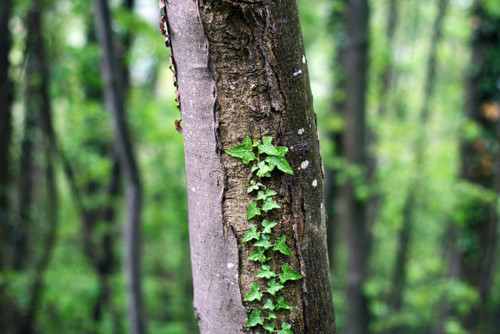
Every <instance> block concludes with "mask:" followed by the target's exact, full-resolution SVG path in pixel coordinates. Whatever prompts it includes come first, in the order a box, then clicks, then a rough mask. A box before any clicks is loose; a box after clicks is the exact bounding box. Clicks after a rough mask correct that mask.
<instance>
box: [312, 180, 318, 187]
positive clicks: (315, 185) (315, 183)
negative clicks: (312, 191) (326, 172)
mask: <svg viewBox="0 0 500 334" xmlns="http://www.w3.org/2000/svg"><path fill="white" fill-rule="evenodd" d="M312 186H313V187H314V188H316V187H317V186H318V180H316V179H314V181H313V183H312Z"/></svg>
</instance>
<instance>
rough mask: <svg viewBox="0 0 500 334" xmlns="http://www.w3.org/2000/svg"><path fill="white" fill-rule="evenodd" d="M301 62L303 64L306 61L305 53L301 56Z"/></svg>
mask: <svg viewBox="0 0 500 334" xmlns="http://www.w3.org/2000/svg"><path fill="white" fill-rule="evenodd" d="M302 63H304V64H305V63H306V55H303V56H302Z"/></svg>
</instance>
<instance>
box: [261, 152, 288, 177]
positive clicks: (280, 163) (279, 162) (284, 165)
mask: <svg viewBox="0 0 500 334" xmlns="http://www.w3.org/2000/svg"><path fill="white" fill-rule="evenodd" d="M265 161H266V162H268V163H269V167H270V168H271V169H274V167H278V169H279V170H280V171H282V172H283V173H287V174H292V175H293V170H292V167H290V165H289V164H288V161H286V159H285V158H282V157H274V156H269V157H267V158H266V160H265Z"/></svg>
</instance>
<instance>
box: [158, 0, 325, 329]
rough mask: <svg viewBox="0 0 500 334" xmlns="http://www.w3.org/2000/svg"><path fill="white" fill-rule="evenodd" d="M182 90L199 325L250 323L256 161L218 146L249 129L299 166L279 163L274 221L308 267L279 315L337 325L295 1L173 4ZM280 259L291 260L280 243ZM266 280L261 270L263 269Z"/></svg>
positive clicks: (298, 324) (299, 263)
mask: <svg viewBox="0 0 500 334" xmlns="http://www.w3.org/2000/svg"><path fill="white" fill-rule="evenodd" d="M167 12H168V19H169V28H170V37H171V40H172V48H173V55H174V57H175V61H176V67H177V76H178V82H179V91H180V95H181V98H182V119H183V127H184V148H185V155H186V176H187V187H188V207H189V227H190V239H191V260H192V266H193V280H194V295H195V297H194V298H195V300H194V306H195V310H196V317H197V320H198V324H199V326H200V330H201V333H203V334H205V333H214V334H220V333H254V332H255V330H252V329H248V328H245V323H246V320H247V314H246V313H245V306H255V305H254V304H253V303H248V304H243V302H242V299H243V296H244V295H246V294H247V293H248V292H249V291H250V285H251V282H254V281H256V278H255V275H256V273H257V271H258V270H259V269H260V266H258V265H256V264H255V263H254V262H251V261H249V260H248V255H249V253H250V251H251V247H250V246H249V245H247V244H242V243H241V239H242V238H243V235H244V233H245V232H246V231H247V230H248V229H249V225H250V223H249V222H247V221H246V219H245V218H246V211H247V209H248V202H249V201H250V197H249V196H248V195H247V193H246V186H247V182H248V176H249V175H250V170H249V168H250V167H249V166H243V165H242V164H241V162H239V161H237V160H236V159H234V158H231V157H230V156H228V155H227V154H224V153H223V150H224V149H228V148H231V147H234V146H236V145H239V144H240V143H241V142H242V140H243V138H244V137H245V136H250V137H252V138H254V139H260V138H262V137H263V136H272V137H273V138H274V144H275V145H279V146H287V147H288V148H289V149H290V151H289V153H288V154H287V159H288V160H289V161H290V162H291V165H292V168H293V169H294V171H295V176H293V177H292V176H288V175H286V176H280V175H278V174H277V173H276V174H273V177H272V179H271V181H270V187H271V188H273V189H276V190H277V191H278V199H277V201H278V203H279V204H280V205H281V209H280V210H279V215H278V214H276V213H270V218H271V219H273V220H275V221H277V222H278V226H277V227H276V231H277V232H278V233H281V234H284V235H286V237H287V242H288V241H290V242H289V246H290V248H291V249H292V252H293V254H292V256H291V257H290V258H288V259H287V260H288V262H289V263H290V266H291V268H292V269H293V270H296V271H300V272H301V273H302V274H303V275H304V276H305V277H304V278H303V279H302V280H300V281H297V282H293V283H287V285H286V288H285V289H284V290H283V296H285V298H286V299H287V301H289V302H290V303H291V304H293V305H295V306H296V308H295V309H294V310H292V311H291V312H290V313H289V314H284V313H283V314H280V315H278V317H279V320H280V321H282V320H284V319H285V317H286V321H287V322H289V323H291V324H292V330H293V331H294V332H295V333H334V332H335V321H334V314H333V306H332V298H331V288H330V280H329V269H328V255H327V248H326V226H325V212H324V202H323V172H322V166H321V158H320V155H319V142H318V135H317V127H316V116H315V114H314V111H313V107H312V96H311V91H310V87H309V77H308V73H307V66H306V57H305V54H304V49H303V42H302V34H301V31H300V25H299V21H298V12H297V7H296V3H295V2H294V1H288V0H282V1H221V0H219V1H204V0H200V1H199V3H196V2H193V1H188V0H185V1H176V2H171V3H168V4H167ZM271 263H272V265H273V267H279V266H281V265H282V264H283V263H284V258H282V257H280V256H277V255H275V256H274V257H273V258H272V259H271ZM257 282H258V283H259V284H263V282H264V281H257Z"/></svg>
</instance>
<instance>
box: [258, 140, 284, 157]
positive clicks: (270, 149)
mask: <svg viewBox="0 0 500 334" xmlns="http://www.w3.org/2000/svg"><path fill="white" fill-rule="evenodd" d="M272 141H273V137H262V144H260V145H259V146H257V148H258V149H259V154H262V153H265V154H267V155H279V154H280V152H279V151H278V150H277V148H276V147H275V146H274V145H273V144H272V143H271V142H272Z"/></svg>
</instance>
